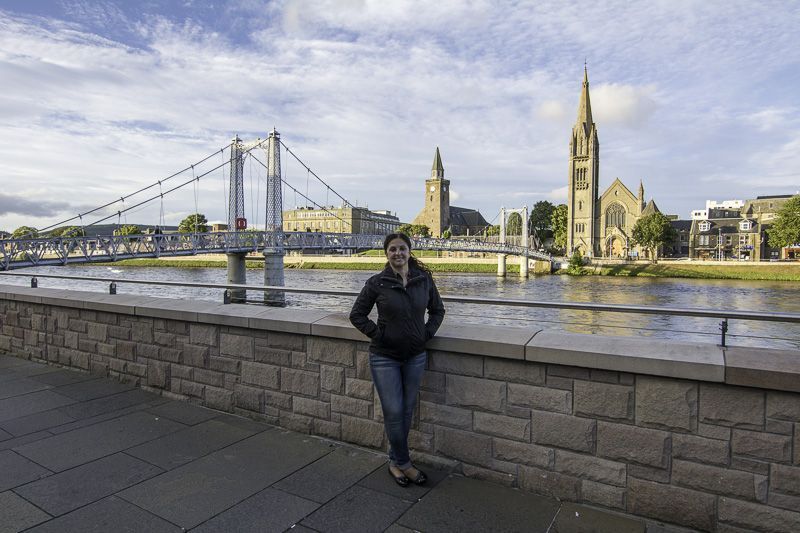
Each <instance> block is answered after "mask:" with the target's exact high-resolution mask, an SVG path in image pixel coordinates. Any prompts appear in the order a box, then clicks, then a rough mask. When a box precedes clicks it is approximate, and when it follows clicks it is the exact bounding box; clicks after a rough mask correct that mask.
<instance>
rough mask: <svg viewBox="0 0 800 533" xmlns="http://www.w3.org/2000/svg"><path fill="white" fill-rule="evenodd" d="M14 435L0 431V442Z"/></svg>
mask: <svg viewBox="0 0 800 533" xmlns="http://www.w3.org/2000/svg"><path fill="white" fill-rule="evenodd" d="M13 436H14V435H13V434H12V433H8V432H7V431H5V430H3V429H0V441H4V440H6V439H10V438H11V437H13Z"/></svg>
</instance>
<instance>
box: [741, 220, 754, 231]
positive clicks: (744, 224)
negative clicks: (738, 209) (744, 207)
mask: <svg viewBox="0 0 800 533" xmlns="http://www.w3.org/2000/svg"><path fill="white" fill-rule="evenodd" d="M752 227H753V223H752V222H750V221H749V220H742V221H741V222H739V229H740V230H742V231H749V230H750V228H752Z"/></svg>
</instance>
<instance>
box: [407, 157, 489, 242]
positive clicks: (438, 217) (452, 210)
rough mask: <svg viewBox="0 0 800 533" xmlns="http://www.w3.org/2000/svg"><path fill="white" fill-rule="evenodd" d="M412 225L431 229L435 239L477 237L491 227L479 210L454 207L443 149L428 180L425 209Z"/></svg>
mask: <svg viewBox="0 0 800 533" xmlns="http://www.w3.org/2000/svg"><path fill="white" fill-rule="evenodd" d="M412 224H422V225H424V226H428V229H429V230H430V235H431V237H442V236H444V233H445V231H448V230H449V231H450V235H476V234H479V233H482V232H483V231H485V230H486V228H487V226H488V225H489V223H488V222H486V219H484V218H483V215H481V214H480V213H479V212H478V211H477V210H475V209H468V208H465V207H456V206H454V205H450V180H448V179H445V177H444V165H442V156H441V154H439V147H438V146H437V147H436V153H435V154H434V156H433V166H432V167H431V177H430V178H429V179H427V180H425V207H423V208H422V211H420V212H419V214H418V215H417V216H416V218H415V219H414V221H413V222H412Z"/></svg>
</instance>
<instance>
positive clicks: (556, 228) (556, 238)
mask: <svg viewBox="0 0 800 533" xmlns="http://www.w3.org/2000/svg"><path fill="white" fill-rule="evenodd" d="M568 216H569V214H568V213H567V204H559V205H557V206H556V207H555V208H554V209H553V214H552V215H550V227H552V228H553V242H554V245H555V247H556V248H558V249H559V250H560V251H561V253H564V252H566V250H567V217H568Z"/></svg>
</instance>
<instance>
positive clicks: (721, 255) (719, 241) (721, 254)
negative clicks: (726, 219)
mask: <svg viewBox="0 0 800 533" xmlns="http://www.w3.org/2000/svg"><path fill="white" fill-rule="evenodd" d="M717 248H718V249H719V252H718V254H717V259H718V260H720V261H724V259H725V255H724V252H723V251H722V228H719V236H718V237H717Z"/></svg>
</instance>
